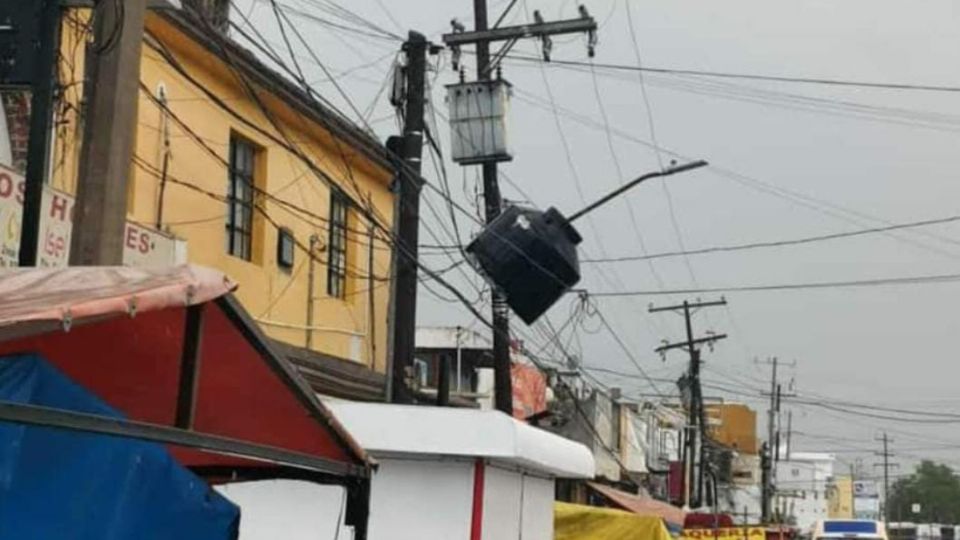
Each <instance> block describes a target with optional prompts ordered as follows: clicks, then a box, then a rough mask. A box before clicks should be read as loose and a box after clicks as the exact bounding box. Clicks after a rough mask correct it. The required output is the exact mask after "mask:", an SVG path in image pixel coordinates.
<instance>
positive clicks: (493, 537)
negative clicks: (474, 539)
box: [483, 466, 554, 540]
mask: <svg viewBox="0 0 960 540" xmlns="http://www.w3.org/2000/svg"><path fill="white" fill-rule="evenodd" d="M484 487H485V490H484V496H483V539H484V540H501V539H503V538H510V539H513V538H518V539H520V540H552V539H553V500H554V481H553V480H548V479H544V478H539V477H536V476H530V475H526V474H521V473H520V472H518V471H515V470H507V469H501V468H498V467H493V466H488V467H487V473H486V483H485V486H484ZM521 533H522V534H521Z"/></svg>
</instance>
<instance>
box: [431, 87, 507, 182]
mask: <svg viewBox="0 0 960 540" xmlns="http://www.w3.org/2000/svg"><path fill="white" fill-rule="evenodd" d="M511 93H512V90H511V86H510V83H508V82H507V81H504V80H502V79H498V80H495V81H474V82H464V83H458V84H450V85H447V106H448V107H449V111H450V131H451V135H450V140H451V144H450V148H451V151H450V154H451V158H452V159H453V161H455V162H457V163H459V164H460V165H473V164H476V163H489V162H496V161H510V160H511V159H513V155H511V153H510V146H509V142H508V138H507V114H508V113H509V111H510V94H511Z"/></svg>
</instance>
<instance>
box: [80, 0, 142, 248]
mask: <svg viewBox="0 0 960 540" xmlns="http://www.w3.org/2000/svg"><path fill="white" fill-rule="evenodd" d="M146 3H147V2H146V0H125V1H124V2H123V4H122V6H123V9H117V5H118V4H117V3H116V2H97V3H96V5H95V7H94V13H93V17H94V20H93V24H94V35H95V39H94V45H93V46H92V47H90V48H88V51H89V54H88V55H87V57H86V61H87V62H88V63H89V65H90V72H91V78H90V80H89V81H88V85H87V87H86V90H87V91H88V92H89V94H88V98H87V100H86V101H87V107H86V111H84V112H85V114H84V129H83V142H82V147H81V150H80V167H79V176H78V183H77V201H76V204H75V205H74V209H73V213H74V216H73V231H72V232H71V235H70V236H71V238H70V264H71V265H74V266H87V265H119V264H122V263H123V232H124V227H125V223H126V219H127V179H128V177H129V176H130V161H131V158H132V155H133V142H134V140H135V138H136V137H135V136H134V134H135V130H136V127H137V98H138V96H139V85H140V49H141V45H142V43H143V20H144V16H145V14H146V9H147V6H146Z"/></svg>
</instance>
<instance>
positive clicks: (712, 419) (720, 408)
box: [705, 403, 759, 455]
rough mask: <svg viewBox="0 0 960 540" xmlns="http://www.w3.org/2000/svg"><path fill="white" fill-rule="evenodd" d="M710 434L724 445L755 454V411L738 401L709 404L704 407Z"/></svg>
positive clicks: (756, 445)
mask: <svg viewBox="0 0 960 540" xmlns="http://www.w3.org/2000/svg"><path fill="white" fill-rule="evenodd" d="M705 410H706V413H707V425H708V426H710V436H711V437H712V438H713V440H715V441H717V442H718V443H720V444H723V445H724V446H728V447H730V448H733V449H735V450H737V451H739V452H742V453H744V454H751V455H753V454H756V453H757V451H758V449H759V443H758V441H757V413H756V412H755V411H754V410H753V409H751V408H750V407H748V406H746V405H743V404H740V403H722V404H711V405H707V406H706V407H705Z"/></svg>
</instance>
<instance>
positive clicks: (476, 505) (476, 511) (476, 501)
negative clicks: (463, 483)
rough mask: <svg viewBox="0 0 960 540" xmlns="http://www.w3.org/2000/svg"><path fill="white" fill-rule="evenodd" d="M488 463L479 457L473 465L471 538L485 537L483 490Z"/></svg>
mask: <svg viewBox="0 0 960 540" xmlns="http://www.w3.org/2000/svg"><path fill="white" fill-rule="evenodd" d="M485 467H486V465H485V464H484V462H483V460H482V459H478V460H477V461H476V463H474V465H473V510H472V512H471V516H470V540H480V539H481V538H482V537H483V492H484V489H485V488H484V483H485V481H486V472H487V470H486V468H485Z"/></svg>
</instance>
